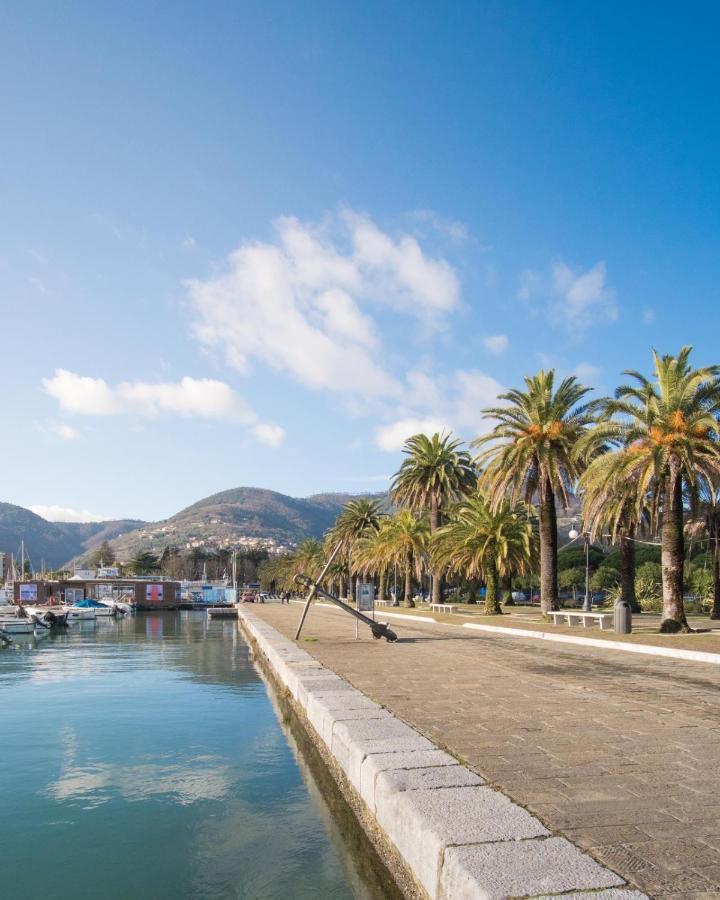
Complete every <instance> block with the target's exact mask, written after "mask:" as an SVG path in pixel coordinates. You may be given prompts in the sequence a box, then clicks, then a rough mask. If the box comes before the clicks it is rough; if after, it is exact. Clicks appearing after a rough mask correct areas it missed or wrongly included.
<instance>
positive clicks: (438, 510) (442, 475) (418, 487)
mask: <svg viewBox="0 0 720 900" xmlns="http://www.w3.org/2000/svg"><path fill="white" fill-rule="evenodd" d="M460 443H461V442H460V441H459V440H456V439H455V438H453V437H452V435H450V434H444V435H440V434H437V433H436V434H434V435H433V436H432V437H431V438H429V437H427V435H424V434H416V435H414V436H413V437H411V438H408V439H407V440H406V441H405V446H404V447H403V453H405V454H406V456H407V458H406V459H405V460H403V463H402V465H401V466H400V469H399V471H398V472H397V474H396V475H395V478H394V479H393V483H392V486H391V488H390V495H391V498H392V500H393V502H394V503H397V504H398V505H400V506H407V507H408V508H409V509H411V510H413V511H415V512H423V513H428V514H429V516H430V531H431V532H432V533H434V532H435V531H437V529H438V528H439V527H440V525H441V524H442V516H443V511H444V510H445V508H446V507H447V506H448V504H450V503H454V502H456V501H457V500H459V499H460V498H461V497H462V496H464V495H466V494H468V493H469V492H470V491H471V490H472V489H473V488H474V487H475V485H476V483H477V474H476V472H475V469H474V467H473V464H472V459H471V458H470V454H469V453H468V452H467V450H460V449H459V447H460ZM441 595H442V571H438V570H435V571H433V573H432V602H433V603H440V602H441Z"/></svg>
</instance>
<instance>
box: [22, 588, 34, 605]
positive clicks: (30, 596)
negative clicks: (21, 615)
mask: <svg viewBox="0 0 720 900" xmlns="http://www.w3.org/2000/svg"><path fill="white" fill-rule="evenodd" d="M20 602H21V603H36V602H37V585H36V584H21V585H20Z"/></svg>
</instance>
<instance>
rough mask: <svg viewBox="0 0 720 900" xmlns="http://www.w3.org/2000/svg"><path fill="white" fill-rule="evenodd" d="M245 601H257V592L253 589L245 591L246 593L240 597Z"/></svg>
mask: <svg viewBox="0 0 720 900" xmlns="http://www.w3.org/2000/svg"><path fill="white" fill-rule="evenodd" d="M240 599H241V600H242V602H243V603H254V602H255V594H253V593H252V591H245V593H244V594H243V595H242V597H241V598H240Z"/></svg>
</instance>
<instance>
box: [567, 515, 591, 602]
mask: <svg viewBox="0 0 720 900" xmlns="http://www.w3.org/2000/svg"><path fill="white" fill-rule="evenodd" d="M582 536H583V540H584V542H585V599H584V600H583V612H592V597H591V596H590V534H589V533H588V532H587V531H583V533H582ZM568 537H569V538H570V540H571V541H574V540H575V539H576V538H579V537H580V532H579V531H578V530H577V528H576V527H575V523H574V522H573V527H572V528H571V529H570V531H569V533H568Z"/></svg>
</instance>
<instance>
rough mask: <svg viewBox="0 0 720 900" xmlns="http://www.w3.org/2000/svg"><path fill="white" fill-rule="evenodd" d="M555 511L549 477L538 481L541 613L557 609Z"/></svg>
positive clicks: (553, 495)
mask: <svg viewBox="0 0 720 900" xmlns="http://www.w3.org/2000/svg"><path fill="white" fill-rule="evenodd" d="M557 545H558V535H557V513H556V511H555V494H554V493H553V489H552V485H551V484H550V479H549V478H548V477H547V476H545V477H544V478H543V479H542V481H541V483H540V609H541V610H542V612H543V613H548V612H550V611H551V610H552V611H555V610H557V609H559V608H560V607H559V605H558V585H557V549H558V547H557Z"/></svg>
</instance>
